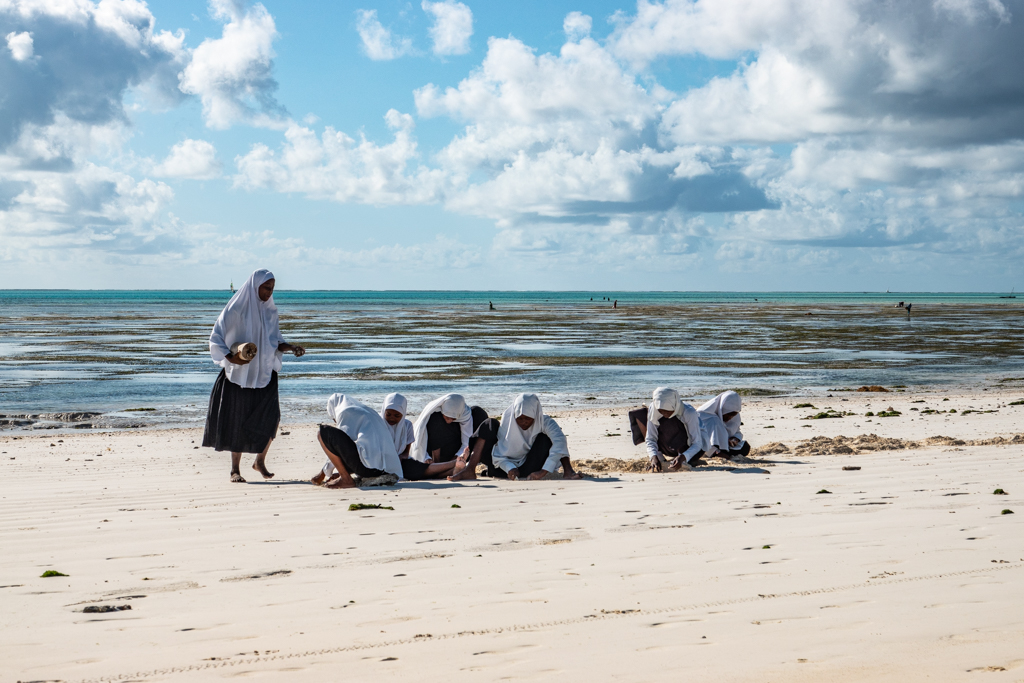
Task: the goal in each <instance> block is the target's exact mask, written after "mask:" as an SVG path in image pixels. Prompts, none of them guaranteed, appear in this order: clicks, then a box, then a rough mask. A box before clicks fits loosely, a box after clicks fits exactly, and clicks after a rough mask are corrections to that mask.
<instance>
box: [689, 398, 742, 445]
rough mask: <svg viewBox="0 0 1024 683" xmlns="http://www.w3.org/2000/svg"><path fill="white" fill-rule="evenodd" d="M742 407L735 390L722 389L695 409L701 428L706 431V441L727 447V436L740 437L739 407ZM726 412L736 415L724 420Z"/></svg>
mask: <svg viewBox="0 0 1024 683" xmlns="http://www.w3.org/2000/svg"><path fill="white" fill-rule="evenodd" d="M742 407H743V400H742V399H741V398H740V395H739V394H737V393H736V392H735V391H723V392H722V393H720V394H719V395H718V396H715V397H714V398H713V399H711V400H710V401H708V402H707V403H705V404H704V405H702V406H701V407H700V408H698V409H697V412H698V413H700V418H701V420H700V421H701V428H702V430H703V431H705V432H706V436H707V437H708V439H707V442H708V443H709V444H710V445H713V446H718V447H719V448H721V449H728V448H729V437H731V436H735V437H737V438H742V435H741V434H740V423H741V419H740V409H741V408H742ZM726 413H736V415H734V416H733V417H732V419H731V420H729V421H728V422H726V421H725V418H724V417H723V416H724V415H725V414H726ZM712 416H713V417H712ZM709 418H712V419H709ZM713 418H718V419H717V420H715V419H713Z"/></svg>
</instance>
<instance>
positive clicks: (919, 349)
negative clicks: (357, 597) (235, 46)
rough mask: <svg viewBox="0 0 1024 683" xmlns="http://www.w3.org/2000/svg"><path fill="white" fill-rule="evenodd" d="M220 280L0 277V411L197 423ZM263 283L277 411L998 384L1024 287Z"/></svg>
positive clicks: (1021, 322) (1008, 372)
mask: <svg viewBox="0 0 1024 683" xmlns="http://www.w3.org/2000/svg"><path fill="white" fill-rule="evenodd" d="M230 296H231V295H230V292H228V291H62V290H32V291H18V290H6V291H0V414H2V415H3V417H0V429H41V428H55V427H59V428H66V427H69V426H72V427H78V428H82V429H101V428H111V427H154V426H165V425H195V424H201V423H202V421H203V419H204V417H205V413H206V402H207V400H208V396H209V391H210V388H211V386H212V384H213V381H214V379H215V377H216V375H217V372H219V368H218V367H217V366H215V365H214V364H213V363H212V362H211V360H210V357H209V352H208V346H207V341H208V338H209V333H210V328H211V327H212V325H213V322H214V321H215V320H216V318H217V315H218V313H219V312H220V310H221V308H222V307H223V306H224V304H225V303H226V302H227V300H228V299H229V298H230ZM1002 296H1006V295H1005V294H1004V295H1002ZM274 300H275V302H276V303H277V306H278V309H279V311H280V318H281V327H282V331H283V332H284V334H285V337H286V338H287V339H289V341H294V342H297V343H300V344H303V345H304V346H306V347H307V350H308V353H307V355H306V356H305V357H303V358H301V359H297V358H295V357H293V356H285V360H284V369H283V370H282V372H281V378H280V390H281V397H282V410H283V412H284V418H283V419H284V420H285V421H295V420H310V421H313V420H318V419H320V418H321V416H322V414H323V412H324V411H323V406H324V402H325V400H326V398H327V396H328V395H330V394H331V393H334V392H342V393H346V394H352V395H355V396H356V397H358V398H359V399H361V400H364V401H367V402H369V403H371V404H376V403H379V401H380V400H381V399H382V398H383V396H384V395H385V394H387V393H389V392H391V391H401V392H402V393H404V394H406V395H407V396H408V397H409V398H410V407H411V409H412V411H413V412H415V411H416V410H417V409H418V408H419V407H420V406H422V405H423V404H424V403H426V401H427V400H429V399H430V398H432V397H435V396H437V395H440V394H443V393H447V392H451V391H457V392H460V393H463V394H464V395H465V396H466V397H467V399H468V400H469V401H470V403H473V404H480V405H482V406H484V407H485V408H487V409H488V410H489V411H492V412H496V411H498V410H500V409H502V408H503V407H504V406H505V405H507V403H508V402H509V400H510V399H511V398H512V397H513V396H514V395H515V394H517V393H520V392H523V391H530V392H534V393H537V394H539V395H540V396H541V399H542V401H543V402H544V404H545V405H547V406H550V407H553V408H564V407H569V406H585V405H620V404H623V403H639V402H640V401H641V400H643V399H645V398H647V397H649V396H650V392H651V391H652V390H653V389H654V387H655V386H662V385H667V386H673V387H675V388H677V389H679V390H680V391H681V392H682V393H683V394H684V395H685V396H687V397H689V398H690V399H691V400H693V401H697V400H700V399H701V398H704V397H707V396H710V395H713V394H714V393H716V392H717V391H720V390H723V389H727V388H731V389H738V390H741V393H744V394H745V395H747V396H758V395H785V394H789V393H797V392H799V393H801V395H804V394H810V395H814V394H816V393H827V392H829V391H833V390H842V389H849V388H853V387H856V386H860V385H865V384H881V385H886V386H890V387H896V386H905V387H908V390H909V389H912V388H914V387H921V386H956V385H971V386H977V385H979V384H983V383H986V382H991V383H993V384H995V385H1002V386H1006V385H1007V382H1009V383H1010V385H1013V382H1015V381H1017V380H1016V379H1015V378H1020V377H1021V376H1022V375H1024V362H1022V354H1021V352H1022V350H1024V341H1022V334H1021V333H1022V332H1024V316H1022V313H1024V298H1021V299H1007V298H1001V296H1000V294H998V293H920V292H915V293H899V292H893V293H888V292H887V293H870V292H441V291H395V292H366V291H278V292H276V293H275V295H274ZM616 301H617V303H618V307H617V308H613V302H616ZM900 301H903V302H910V303H912V304H913V308H912V312H911V313H910V314H908V313H907V312H906V310H905V309H900V308H895V307H894V306H895V304H897V303H898V302H900ZM491 303H493V305H494V309H495V310H493V311H492V310H490V307H489V304H491ZM69 413H74V414H73V415H69Z"/></svg>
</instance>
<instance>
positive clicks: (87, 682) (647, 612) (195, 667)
mask: <svg viewBox="0 0 1024 683" xmlns="http://www.w3.org/2000/svg"><path fill="white" fill-rule="evenodd" d="M1021 568H1024V563H1022V562H1015V563H1010V564H1001V565H996V566H989V567H983V568H979V569H964V570H961V571H957V572H945V573H942V574H923V575H920V576H905V577H901V578H889V579H884V578H879V579H869V580H866V581H861V582H858V583H848V584H845V585H840V586H825V587H823V588H811V589H809V590H802V591H791V592H788V593H759V594H757V595H756V596H747V597H744V598H732V599H730V600H714V601H711V602H701V603H693V604H690V605H681V606H678V607H657V608H652V609H636V610H607V611H605V610H602V611H601V612H600V613H598V614H587V615H584V616H579V617H570V618H568V619H554V620H551V621H540V622H534V623H532V624H510V625H507V626H494V627H491V628H482V629H476V630H472V631H455V632H452V633H442V634H439V635H422V636H413V637H412V638H401V639H396V640H382V641H378V642H376V643H364V644H361V645H346V646H342V647H331V648H323V649H319V650H305V651H302V652H279V653H275V654H271V655H264V656H252V657H245V658H240V659H225V660H217V661H210V662H202V663H199V664H188V665H185V666H174V667H166V668H162V669H152V670H150V671H136V672H133V673H123V674H116V675H111V676H99V677H97V678H84V679H80V680H79V681H78V683H116V682H117V681H129V680H130V681H141V680H145V679H147V678H153V677H155V676H164V677H166V676H171V675H173V674H182V673H191V672H196V671H208V670H211V669H223V668H228V667H236V666H243V665H253V664H262V663H265V662H275V661H294V660H297V659H305V658H308V657H321V656H324V655H332V654H341V653H344V652H360V651H365V650H377V649H381V648H387V647H397V646H400V645H409V644H412V643H419V642H425V641H429V642H434V641H441V640H453V639H456V638H466V637H471V636H484V635H494V634H499V633H513V632H517V631H536V630H539V629H546V628H553V627H558V626H569V625H573V624H584V623H589V622H595V621H605V620H608V619H624V618H628V617H642V616H654V615H661V614H674V613H677V612H691V611H695V610H702V609H709V608H715V607H727V606H729V605H742V604H746V603H751V602H758V601H761V600H776V599H780V598H794V597H808V596H812V595H824V594H828V593H841V592H843V591H849V590H856V589H858V588H870V587H872V586H891V585H894V584H902V583H917V582H921V581H937V580H941V579H950V578H955V577H958V576H978V575H981V574H988V573H991V572H1001V571H1007V570H1012V569H1021Z"/></svg>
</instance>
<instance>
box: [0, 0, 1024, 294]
mask: <svg viewBox="0 0 1024 683" xmlns="http://www.w3.org/2000/svg"><path fill="white" fill-rule="evenodd" d="M1022 27H1024V0H1018V1H1010V0H902V1H901V2H898V3H893V2H890V1H888V0H885V1H879V2H873V1H871V0H663V1H648V0H640V1H639V2H637V3H635V4H634V3H628V2H608V1H605V0H594V1H591V2H584V1H582V0H577V1H571V2H569V1H564V0H546V1H544V2H532V1H527V0H522V1H520V2H517V3H496V2H486V3H482V2H481V3H478V2H473V0H466V1H465V2H460V1H457V0H440V1H434V0H422V1H421V2H412V3H411V2H397V1H393V0H380V1H372V0H358V1H357V2H347V1H344V2H343V1H339V2H308V1H304V0H287V1H285V0H264V2H246V1H245V0H210V1H209V2H202V1H196V0H173V1H171V0H155V1H153V2H149V3H145V2H141V1H139V0H99V1H98V2H93V1H91V0H0V39H2V42H0V288H4V289H15V288H81V289H102V288H127V289H149V288H153V289H164V288H168V289H196V288H222V287H227V286H228V284H229V283H230V282H234V283H235V285H236V286H237V285H238V284H239V283H240V282H242V281H244V280H245V278H246V277H247V276H248V275H249V273H250V272H251V271H252V270H254V269H256V268H261V267H266V268H270V269H271V270H273V271H274V272H275V274H276V275H277V281H278V287H279V288H283V289H477V290H487V289H512V290H530V289H569V290H606V291H608V290H722V291H724V290H743V291H749V290H754V291H757V290H762V291H763V290H828V291H832V290H847V291H884V290H889V289H891V290H893V291H1000V292H1001V291H1008V290H1010V289H1011V288H1012V287H1016V288H1017V289H1021V288H1024V278H1022V277H1021V275H1022V267H1021V262H1022V257H1024V69H1022V68H1021V65H1022V64H1024V28H1022Z"/></svg>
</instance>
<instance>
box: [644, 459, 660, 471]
mask: <svg viewBox="0 0 1024 683" xmlns="http://www.w3.org/2000/svg"><path fill="white" fill-rule="evenodd" d="M647 469H648V471H650V472H661V460H659V459H658V458H654V459H652V460H651V462H650V464H649V465H647Z"/></svg>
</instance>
